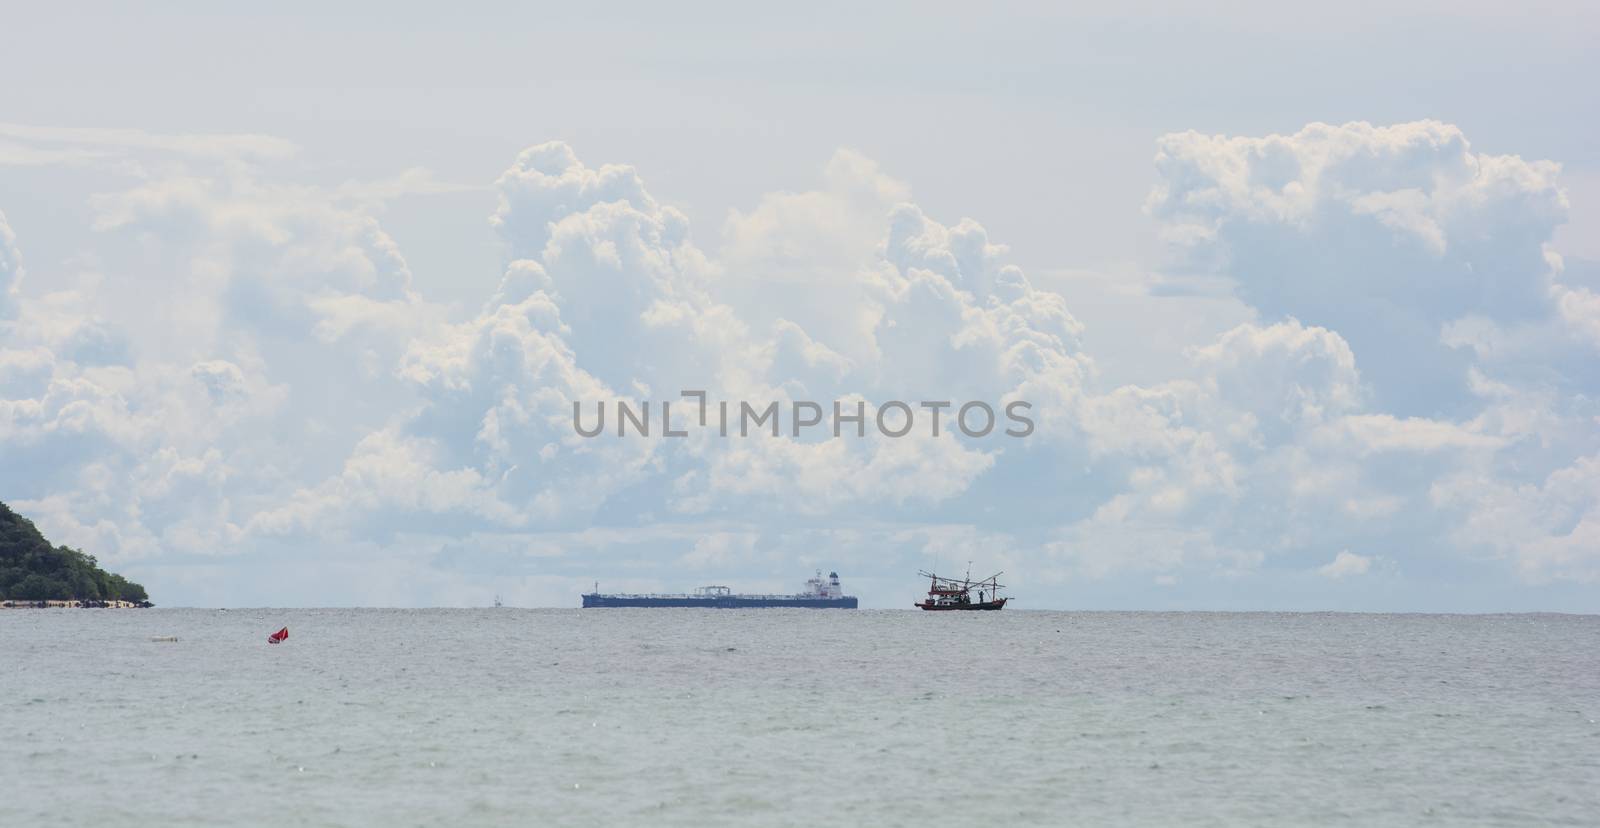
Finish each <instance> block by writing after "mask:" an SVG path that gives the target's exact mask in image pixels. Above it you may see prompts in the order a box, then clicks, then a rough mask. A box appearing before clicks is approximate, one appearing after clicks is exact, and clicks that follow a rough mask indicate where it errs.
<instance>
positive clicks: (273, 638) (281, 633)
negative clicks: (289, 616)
mask: <svg viewBox="0 0 1600 828" xmlns="http://www.w3.org/2000/svg"><path fill="white" fill-rule="evenodd" d="M288 637H289V628H288V627H284V628H283V629H281V630H278V631H277V632H275V633H273V634H272V635H269V636H267V643H268V644H276V643H278V642H280V641H282V640H284V639H285V638H288Z"/></svg>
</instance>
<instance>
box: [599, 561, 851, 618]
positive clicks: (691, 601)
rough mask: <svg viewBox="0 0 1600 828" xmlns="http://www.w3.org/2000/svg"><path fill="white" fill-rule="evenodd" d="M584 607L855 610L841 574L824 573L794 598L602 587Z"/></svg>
mask: <svg viewBox="0 0 1600 828" xmlns="http://www.w3.org/2000/svg"><path fill="white" fill-rule="evenodd" d="M583 606H584V607H585V608H591V607H700V608H703V609H757V608H771V607H798V608H802V609H855V608H856V598H855V596H854V595H846V594H844V588H843V587H841V586H839V573H837V572H829V573H828V577H827V578H826V579H824V578H823V577H822V570H820V569H819V570H817V575H816V577H814V578H811V579H809V580H807V581H806V589H805V591H804V592H798V593H795V594H794V595H746V594H743V593H736V592H734V591H733V590H732V589H731V588H729V587H725V586H703V587H700V588H699V589H697V590H695V591H694V592H692V593H689V594H677V595H602V594H601V593H600V585H599V584H595V588H594V592H590V593H585V594H584V596H583Z"/></svg>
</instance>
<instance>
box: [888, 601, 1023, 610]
mask: <svg viewBox="0 0 1600 828" xmlns="http://www.w3.org/2000/svg"><path fill="white" fill-rule="evenodd" d="M1009 600H1011V599H1010V598H1001V599H999V600H997V601H984V602H982V603H977V604H932V603H929V602H927V601H923V602H922V603H920V604H912V605H911V606H913V607H916V608H917V609H924V610H928V611H929V612H947V611H950V610H957V611H962V610H997V609H1004V608H1005V606H1006V602H1007V601H1009Z"/></svg>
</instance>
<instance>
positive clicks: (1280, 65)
mask: <svg viewBox="0 0 1600 828" xmlns="http://www.w3.org/2000/svg"><path fill="white" fill-rule="evenodd" d="M1503 9H1504V7H1503V5H1502V4H1489V3H1472V2H1467V3H1459V2H1456V3H1443V2H1426V3H1411V2H1385V3H1360V2H1358V3H1341V4H1327V5H1325V6H1295V5H1292V4H1283V3H1222V4H1212V5H1211V6H1208V7H1207V8H1205V9H1203V10H1199V9H1195V8H1190V7H1188V6H1185V5H1177V4H1162V3H1135V4H1117V6H1116V7H1115V8H1112V7H1109V6H1103V5H1071V6H1069V5H1062V4H1032V5H1017V4H1001V5H997V6H994V7H992V8H989V9H986V10H981V11H980V10H976V9H975V8H974V7H972V6H970V5H959V6H958V5H952V4H936V3H935V4H928V3H917V4H874V5H873V6H872V7H871V8H868V9H863V8H861V7H860V4H806V5H805V6H803V7H801V6H795V7H793V8H789V9H777V8H761V7H760V6H759V5H753V4H747V3H742V4H733V3H728V4H687V5H682V4H680V5H674V6H671V7H663V6H660V5H659V4H642V3H623V4H584V5H583V6H582V7H581V8H579V7H574V6H570V5H563V6H543V5H539V4H461V5H459V6H453V7H452V8H451V9H450V10H449V12H448V13H446V12H442V11H441V10H440V9H439V8H438V7H437V6H422V5H415V6H398V7H397V6H395V5H394V4H382V5H380V4H339V7H338V8H336V9H329V8H326V7H325V4H318V5H312V4H294V3H283V4H271V5H270V7H268V6H261V5H259V4H254V5H249V6H245V5H242V4H215V3H208V4H200V3H195V4H164V5H163V6H162V8H160V9H137V8H130V7H126V6H120V5H93V4H87V5H86V4H50V5H48V6H46V5H44V4H9V3H8V4H6V5H5V8H4V9H3V10H0V19H4V20H5V21H6V26H5V29H6V31H7V33H8V36H7V37H6V41H7V47H6V49H5V50H0V74H3V76H4V77H6V78H7V79H8V80H9V81H10V82H9V83H6V84H3V85H0V500H4V501H5V502H7V503H8V504H10V505H11V506H12V507H13V508H15V509H16V510H18V511H19V512H21V513H23V514H25V515H28V516H29V517H31V518H32V519H33V520H34V521H35V522H36V523H37V524H38V526H39V527H40V529H41V530H42V531H43V532H44V533H45V534H46V536H47V537H49V538H51V539H52V540H54V541H56V542H58V543H66V544H70V545H72V546H75V547H81V548H83V549H84V550H86V551H89V552H90V553H92V554H95V555H96V556H98V558H99V559H100V561H101V562H102V563H103V564H105V565H106V566H108V567H109V568H111V569H113V570H115V571H119V572H123V573H125V574H127V575H128V576H129V577H131V578H133V579H135V580H138V581H140V582H142V583H144V584H145V585H146V587H147V588H148V589H149V590H150V592H151V594H152V597H153V599H154V600H155V601H157V602H158V603H160V604H162V605H164V606H191V605H192V606H323V605H334V606H349V605H356V606H481V605H487V604H489V603H490V602H491V601H492V600H493V599H494V597H495V596H497V595H498V596H501V597H502V598H503V600H504V601H505V602H506V603H507V604H513V605H523V606H576V605H577V603H578V595H579V594H580V593H581V592H583V591H586V590H588V589H590V588H592V587H593V585H594V584H595V583H597V582H598V584H599V586H600V588H601V589H602V590H603V591H686V590H688V589H692V588H693V587H696V586H700V585H702V584H708V583H719V584H729V585H731V586H733V587H735V588H736V589H738V590H741V591H751V592H768V591H771V592H790V591H794V590H796V589H798V588H800V586H801V584H802V582H803V581H804V580H805V578H807V577H809V576H810V574H811V573H812V571H813V570H816V569H822V570H824V571H827V570H837V571H838V572H839V573H840V575H841V577H842V580H843V582H844V585H845V587H846V591H847V592H849V593H852V594H856V595H858V596H860V598H861V600H862V605H863V606H866V607H909V604H910V603H911V602H913V601H914V600H917V599H918V598H919V597H920V596H919V594H918V587H921V586H923V583H922V582H921V581H920V580H919V579H917V578H916V575H915V573H916V572H917V570H919V569H925V568H937V569H939V570H940V571H964V570H965V568H966V567H967V565H968V564H967V562H968V561H971V562H972V563H971V566H972V569H973V571H974V574H975V575H977V574H983V575H987V574H988V573H989V572H992V571H997V570H1004V571H1005V573H1006V575H1005V577H1004V578H1002V580H1003V581H1005V582H1006V583H1008V584H1009V585H1010V587H1011V592H1012V594H1013V595H1014V596H1015V598H1016V604H1015V606H1016V607H1019V608H1033V609H1151V610H1166V609H1193V610H1353V611H1403V612H1435V611H1450V612H1499V611H1562V612H1596V611H1600V591H1597V586H1600V403H1597V400H1596V395H1597V393H1600V370H1597V368H1596V360H1597V358H1600V145H1597V144H1596V143H1595V142H1594V141H1593V138H1592V136H1593V135H1594V134H1595V130H1596V127H1597V126H1600V111H1597V106H1596V104H1597V97H1596V95H1595V93H1594V91H1593V87H1592V83H1590V82H1589V81H1587V80H1586V79H1588V78H1592V77H1595V76H1600V53H1597V52H1596V50H1594V49H1593V48H1592V44H1593V42H1594V41H1595V37H1596V35H1597V34H1600V25H1597V23H1600V13H1597V12H1596V11H1595V10H1594V7H1593V6H1591V5H1585V4H1577V3H1534V4H1529V5H1525V6H1523V7H1519V8H1518V9H1517V10H1516V12H1515V13H1511V12H1508V11H1504V10H1503ZM684 389H703V390H705V391H706V392H707V394H708V396H709V398H710V399H711V400H713V401H716V400H732V401H740V400H749V401H753V402H757V403H759V404H760V405H762V406H764V405H765V404H767V403H768V402H779V403H780V404H781V405H782V406H789V405H790V404H791V403H792V402H793V401H796V400H813V401H818V402H819V403H820V404H821V405H822V406H824V407H831V404H832V403H833V402H835V401H840V402H842V403H843V404H845V405H848V406H854V405H855V403H856V402H860V403H862V404H863V405H865V406H867V410H868V411H876V410H877V409H878V408H879V407H880V406H882V405H883V404H885V403H887V402H889V401H893V400H902V401H908V402H910V403H911V404H912V406H913V408H916V403H917V402H919V401H952V402H953V403H954V405H955V406H959V405H960V404H962V403H963V402H967V401H981V402H985V403H987V404H990V405H991V406H993V407H994V408H996V409H997V410H999V409H1002V408H1003V406H1004V405H1005V404H1007V403H1010V402H1015V401H1025V402H1027V403H1029V404H1030V405H1031V406H1032V407H1031V409H1030V411H1031V415H1032V419H1033V420H1034V421H1035V425H1036V427H1035V429H1034V430H1033V432H1032V433H1031V434H1029V435H1028V436H1026V437H1021V438H1015V437H1007V436H1005V435H1003V434H999V433H998V432H996V433H994V434H990V435H987V436H983V437H970V436H967V435H964V434H962V433H961V432H960V431H959V430H955V431H952V430H951V429H950V428H949V427H948V422H947V423H946V428H945V429H944V430H943V431H942V432H941V433H940V434H939V435H938V436H933V435H932V434H931V433H928V432H924V431H922V430H921V429H917V430H914V431H913V433H912V434H911V435H908V436H907V437H904V438H899V439H889V438H886V437H884V436H883V435H881V434H877V433H869V434H868V435H867V436H866V437H857V436H854V435H852V434H850V433H849V432H848V431H846V433H845V434H843V435H842V436H840V437H834V436H833V435H832V434H831V432H828V430H827V428H826V426H824V427H823V428H818V429H815V430H813V431H810V432H806V433H802V434H801V435H800V436H798V437H797V436H794V435H793V434H792V433H791V432H790V431H789V428H788V426H789V423H788V417H787V412H788V409H785V412H786V413H785V418H784V423H783V432H782V433H781V434H780V436H777V437H773V436H771V435H770V434H767V435H765V436H757V435H752V436H749V437H742V438H741V437H722V436H720V435H718V434H717V433H716V432H715V429H714V428H711V429H701V428H691V429H690V433H689V435H688V436H687V437H683V438H676V439H675V438H669V437H664V436H662V435H661V434H660V432H659V430H657V431H653V432H652V435H651V436H650V437H648V438H645V437H640V436H638V435H633V434H630V435H628V436H625V437H618V436H616V435H615V434H614V433H610V432H608V433H607V434H605V435H603V436H600V437H596V438H585V437H582V436H580V435H579V434H577V433H576V432H575V430H574V428H573V422H572V408H573V403H574V402H577V403H580V404H581V405H584V406H589V407H588V408H585V409H584V410H585V411H592V410H593V408H592V407H593V406H594V405H595V404H596V403H598V402H600V401H606V402H608V404H610V405H614V404H615V402H616V401H617V400H627V401H629V402H630V404H633V405H638V404H640V403H642V402H644V401H650V402H652V404H653V406H656V409H655V410H656V411H657V412H658V416H659V410H660V409H659V406H660V404H661V402H662V401H673V405H674V409H673V411H674V416H675V417H676V416H678V415H680V414H681V413H684V412H686V411H687V410H688V409H689V408H690V406H689V403H688V402H687V401H684V400H682V398H680V397H679V392H680V391H681V390H684ZM680 406H681V407H680ZM612 410H613V412H614V410H615V409H614V408H613V409H612ZM917 410H918V411H919V413H925V412H926V410H925V409H917ZM869 416H870V415H869ZM946 416H947V417H948V416H949V415H948V414H947V415H946ZM658 425H659V423H658ZM674 425H675V426H676V425H677V423H676V422H675V423H674ZM613 426H614V423H613ZM1004 426H1005V423H1004V422H1002V423H1001V427H1002V428H1003V427H1004Z"/></svg>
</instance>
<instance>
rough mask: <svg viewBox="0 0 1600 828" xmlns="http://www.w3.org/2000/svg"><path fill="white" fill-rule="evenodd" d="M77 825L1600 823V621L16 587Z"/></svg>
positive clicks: (13, 653)
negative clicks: (568, 602)
mask: <svg viewBox="0 0 1600 828" xmlns="http://www.w3.org/2000/svg"><path fill="white" fill-rule="evenodd" d="M285 626H287V627H288V628H289V638H288V640H286V641H285V642H283V643H282V644H277V645H271V644H268V643H267V636H268V635H269V634H271V633H272V632H274V631H276V630H278V629H279V628H282V627H285ZM174 638H175V639H176V640H172V639H174ZM45 824H48V825H55V826H62V825H67V826H71V825H83V826H106V825H149V826H186V825H197V826H198V825H206V826H212V825H251V826H255V825H260V826H299V825H307V826H321V825H350V826H369V825H370V826H404V825H439V826H463V825H519V826H520V825H695V826H700V825H735V826H798V825H822V824H829V825H845V826H855V825H860V826H897V825H906V826H928V825H989V826H1017V825H1043V826H1060V825H1218V826H1238V825H1262V826H1285V825H1345V826H1377V825H1406V826H1411V825H1540V826H1544V825H1597V824H1600V616H1566V615H1479V616H1452V615H1346V614H1277V613H1245V614H1225V613H1136V612H1135V613H1122V612H1092V613H1079V612H1041V611H1025V610H1024V611H1012V610H1007V611H1004V612H987V613H921V612H917V611H915V610H909V609H908V610H903V611H840V610H788V609H758V610H703V609H603V610H578V609H560V610H552V609H538V610H533V609H513V608H496V609H464V610H444V609H441V610H384V609H292V610H275V609H251V610H234V609H230V610H214V609H213V610H203V609H149V610H84V609H73V610H0V825H3V826H13V825H15V826H21V825H45Z"/></svg>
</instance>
